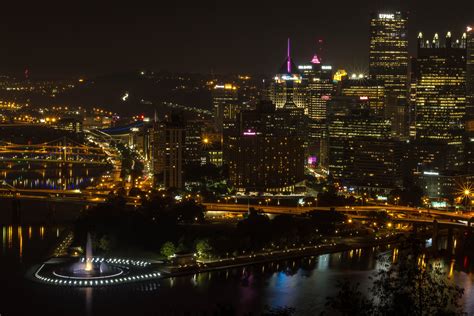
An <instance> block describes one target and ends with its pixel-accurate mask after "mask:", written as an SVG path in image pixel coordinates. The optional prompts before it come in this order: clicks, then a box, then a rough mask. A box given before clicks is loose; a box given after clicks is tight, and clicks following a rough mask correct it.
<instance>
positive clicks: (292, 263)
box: [0, 225, 474, 316]
mask: <svg viewBox="0 0 474 316" xmlns="http://www.w3.org/2000/svg"><path fill="white" fill-rule="evenodd" d="M0 232H1V234H2V243H1V245H0V246H1V249H0V286H1V288H2V290H1V291H0V293H1V294H0V314H1V315H2V316H3V315H24V314H33V313H35V314H37V313H41V314H43V313H46V312H48V313H50V314H51V315H57V314H59V315H123V314H129V315H141V314H150V312H153V313H154V314H158V315H176V314H177V315H182V314H195V313H200V314H202V312H208V313H211V312H213V311H216V310H217V309H218V308H221V311H222V310H226V311H227V312H225V313H224V314H226V313H228V310H229V309H233V310H234V311H235V312H236V314H237V315H241V314H245V313H248V312H255V313H258V312H259V311H262V310H263V309H264V308H265V306H266V305H267V306H271V307H278V306H289V307H293V308H295V309H296V315H308V314H315V313H318V312H320V311H322V310H323V309H324V304H325V301H326V297H327V296H331V295H334V294H335V293H336V291H337V290H336V284H337V282H338V281H342V280H344V279H350V280H351V281H353V282H360V283H361V285H362V288H367V286H369V285H370V284H369V280H368V277H369V276H370V275H371V274H372V273H373V272H374V270H376V269H377V268H378V267H380V266H381V265H382V263H383V260H385V259H386V260H391V259H392V258H393V249H392V248H390V247H388V248H387V249H383V248H374V249H359V250H353V251H347V252H342V253H334V254H326V255H321V256H315V257H310V258H304V259H300V260H289V261H284V262H273V263H268V264H260V265H255V266H251V267H246V268H236V269H229V270H222V271H217V272H209V273H202V274H198V275H189V276H182V277H175V278H168V279H162V280H159V281H155V282H148V283H141V284H140V283H137V284H133V285H127V286H123V287H108V288H94V289H87V288H65V287H50V286H45V285H41V284H37V283H34V282H31V281H29V280H27V279H25V278H24V275H25V272H26V271H27V269H28V268H30V267H31V266H32V265H33V264H37V263H39V262H41V260H42V259H43V258H44V257H45V256H46V255H48V251H49V250H50V249H51V247H52V246H53V245H54V244H55V243H56V242H57V241H58V238H59V236H61V232H62V228H61V227H60V226H49V227H45V226H37V225H36V226H0ZM378 254H381V256H379V255H378ZM445 267H446V270H447V271H449V270H452V273H451V280H452V281H453V282H456V283H457V284H458V285H459V286H461V287H463V288H464V289H465V295H464V298H463V303H464V306H465V308H466V311H472V310H474V292H473V290H474V287H473V274H472V272H471V271H472V268H473V267H472V266H471V264H470V263H469V262H466V261H465V260H462V262H459V263H458V262H452V263H451V262H449V261H446V262H445ZM219 306H221V307H219Z"/></svg>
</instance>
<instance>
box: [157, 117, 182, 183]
mask: <svg viewBox="0 0 474 316" xmlns="http://www.w3.org/2000/svg"><path fill="white" fill-rule="evenodd" d="M184 144H185V128H184V124H183V120H182V118H181V117H179V116H177V115H172V116H171V118H169V119H167V120H165V121H163V122H156V123H155V126H154V131H153V144H152V146H153V173H154V175H155V180H156V181H155V182H156V183H157V185H158V186H163V187H165V188H178V189H181V188H183V185H184V182H183V161H184Z"/></svg>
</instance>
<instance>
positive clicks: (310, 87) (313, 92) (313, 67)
mask: <svg viewBox="0 0 474 316" xmlns="http://www.w3.org/2000/svg"><path fill="white" fill-rule="evenodd" d="M298 70H299V71H300V73H301V76H302V80H303V86H304V87H306V97H307V101H306V104H307V110H306V116H307V119H308V138H307V154H308V156H309V157H311V158H312V159H316V161H317V162H318V164H324V161H325V160H324V157H325V155H324V148H325V143H324V141H325V138H324V133H325V128H324V127H325V120H326V109H327V103H328V101H329V100H331V98H332V95H333V92H334V83H333V78H332V77H333V74H332V67H331V66H329V65H322V64H321V58H320V57H318V56H317V55H314V57H313V58H312V60H311V64H306V65H299V66H298Z"/></svg>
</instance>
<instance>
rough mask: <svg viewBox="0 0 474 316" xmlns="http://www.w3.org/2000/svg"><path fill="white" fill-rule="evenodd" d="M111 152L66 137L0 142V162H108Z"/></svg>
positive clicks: (103, 164) (98, 163)
mask: <svg viewBox="0 0 474 316" xmlns="http://www.w3.org/2000/svg"><path fill="white" fill-rule="evenodd" d="M110 158H111V153H106V152H105V151H104V150H103V149H102V148H99V147H92V146H87V145H84V144H81V143H78V142H76V141H73V140H71V139H68V138H66V137H63V138H60V139H56V140H53V141H50V142H45V143H41V144H14V143H11V142H0V162H10V163H22V162H24V163H44V164H49V163H60V164H69V165H73V164H80V165H101V166H105V165H108V164H110Z"/></svg>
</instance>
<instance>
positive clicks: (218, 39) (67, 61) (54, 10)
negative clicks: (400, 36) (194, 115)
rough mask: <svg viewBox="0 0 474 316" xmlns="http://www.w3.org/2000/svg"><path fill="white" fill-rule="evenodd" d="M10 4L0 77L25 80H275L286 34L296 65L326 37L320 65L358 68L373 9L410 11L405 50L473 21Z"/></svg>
mask: <svg viewBox="0 0 474 316" xmlns="http://www.w3.org/2000/svg"><path fill="white" fill-rule="evenodd" d="M17 2H18V3H19V4H18V5H12V4H9V5H5V4H2V7H1V8H0V24H1V26H0V40H1V49H0V60H1V62H0V72H1V73H7V74H15V75H20V74H21V73H22V72H23V70H24V69H25V67H28V68H29V69H30V73H31V74H32V76H34V75H35V74H36V75H37V76H57V75H96V74H104V73H112V72H122V71H128V70H135V69H151V70H161V69H165V70H169V71H175V72H202V73H209V72H211V71H213V72H215V73H230V72H232V73H244V72H246V73H262V74H272V73H274V72H275V71H276V70H277V69H278V68H279V66H280V64H281V63H282V62H283V60H284V58H285V52H286V38H287V37H288V36H290V37H291V39H292V43H293V47H292V50H293V52H294V58H295V59H296V62H297V63H302V62H306V61H309V60H310V58H311V56H312V54H313V53H314V51H315V50H316V46H315V43H316V40H317V39H319V38H323V39H324V40H325V43H326V44H325V48H324V57H325V62H326V63H330V64H333V65H334V66H336V67H344V68H346V69H348V70H350V71H364V70H366V69H367V59H368V32H369V14H370V12H371V11H374V10H378V9H380V8H382V9H383V8H400V7H401V9H402V10H403V11H408V12H409V19H410V24H409V33H410V38H411V39H413V41H412V43H411V44H413V43H414V39H415V37H416V34H417V33H418V31H419V30H423V31H424V32H425V33H433V32H435V31H439V32H440V33H443V34H444V33H445V32H446V31H448V30H451V31H452V32H453V33H454V36H455V37H457V36H458V34H459V33H460V32H461V31H462V30H464V28H465V26H466V25H467V24H469V21H471V22H472V21H474V1H472V0H449V1H440V0H409V1H400V0H398V1H381V0H379V1H373V0H339V1H334V0H324V1H319V0H313V1H299V0H298V1H295V0H292V1H286V2H283V1H267V0H254V1H238V0H234V1H205V0H204V1H177V0H174V1H169V2H170V3H171V2H173V3H176V4H164V2H165V1H162V0H157V1H155V3H154V4H153V5H151V4H144V3H140V2H138V1H129V2H127V5H122V4H119V2H118V1H116V2H103V1H102V3H101V4H100V5H98V4H94V3H87V2H81V1H63V2H62V4H61V5H57V4H56V5H53V4H51V5H45V4H44V3H46V1H42V4H41V5H40V4H36V5H30V4H27V2H23V1H17ZM443 36H444V35H443ZM412 52H413V47H412Z"/></svg>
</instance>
